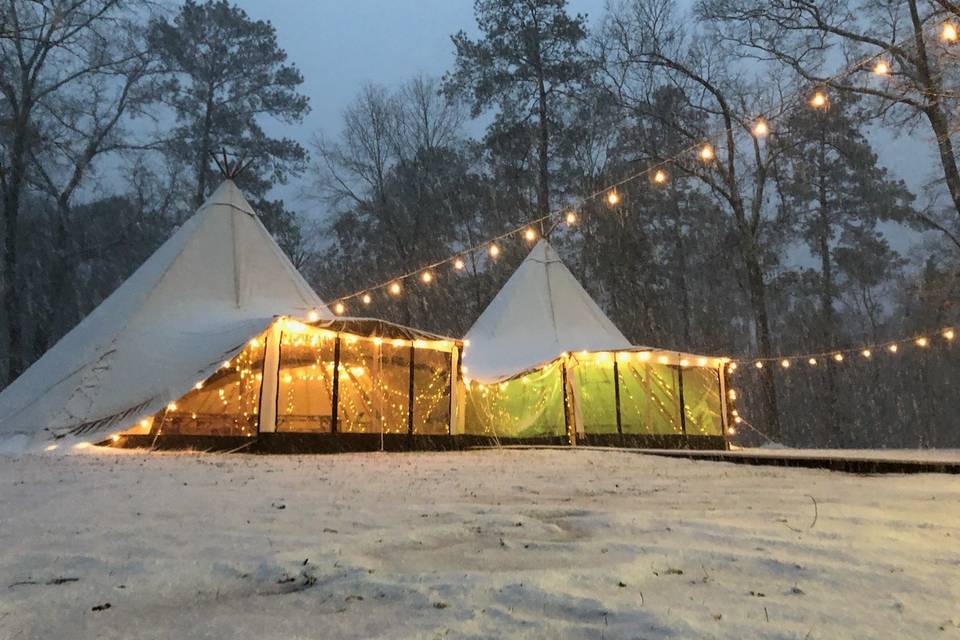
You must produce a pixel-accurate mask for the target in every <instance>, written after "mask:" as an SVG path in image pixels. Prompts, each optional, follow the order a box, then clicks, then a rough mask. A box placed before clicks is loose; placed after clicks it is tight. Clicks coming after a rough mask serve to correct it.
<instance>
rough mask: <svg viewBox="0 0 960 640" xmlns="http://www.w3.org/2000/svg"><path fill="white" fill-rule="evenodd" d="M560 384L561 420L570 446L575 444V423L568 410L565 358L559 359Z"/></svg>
mask: <svg viewBox="0 0 960 640" xmlns="http://www.w3.org/2000/svg"><path fill="white" fill-rule="evenodd" d="M560 385H561V386H562V387H563V421H564V423H565V425H564V426H566V428H567V439H568V440H569V442H570V445H571V446H576V444H577V425H575V424H574V420H573V419H571V414H572V413H573V412H572V411H570V398H569V396H568V394H567V360H566V358H563V359H561V361H560Z"/></svg>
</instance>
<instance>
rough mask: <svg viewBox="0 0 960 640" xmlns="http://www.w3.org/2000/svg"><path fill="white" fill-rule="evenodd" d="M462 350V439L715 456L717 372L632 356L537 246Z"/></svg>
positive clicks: (670, 358)
mask: <svg viewBox="0 0 960 640" xmlns="http://www.w3.org/2000/svg"><path fill="white" fill-rule="evenodd" d="M465 343H466V344H468V345H469V348H467V349H466V351H465V353H464V357H463V365H464V380H465V388H464V398H463V400H464V404H465V427H464V428H465V432H466V433H467V434H470V435H483V436H487V437H493V438H496V439H498V440H501V439H502V440H506V441H537V442H557V443H561V442H568V441H572V442H576V441H587V442H592V443H596V444H627V443H631V444H638V445H645V446H670V447H674V446H699V447H721V446H724V440H723V435H724V432H725V426H726V407H725V390H724V380H723V367H722V361H721V360H720V359H717V358H707V357H705V356H697V355H692V354H685V353H678V352H669V351H662V350H653V349H648V348H645V347H634V346H632V345H631V344H630V342H629V340H627V338H626V337H624V335H623V334H622V333H621V332H620V330H619V329H617V327H616V326H615V325H614V324H613V322H611V321H610V319H609V318H607V316H606V315H605V314H604V313H603V311H602V310H601V309H600V307H599V306H598V305H597V303H596V302H594V300H593V299H592V298H591V297H590V295H589V294H588V293H587V292H586V291H585V290H584V289H583V287H582V286H581V285H580V283H579V282H577V280H576V278H575V277H574V276H573V274H572V273H570V271H569V270H568V269H567V267H566V266H565V265H564V264H563V262H562V260H561V259H560V256H559V255H558V254H557V252H556V251H555V250H554V249H553V247H551V246H550V244H549V243H548V242H547V241H546V240H540V242H539V243H537V245H536V246H535V247H534V248H533V250H532V251H531V252H530V254H529V255H528V256H527V258H526V259H525V260H524V261H523V262H522V263H521V264H520V266H519V267H518V268H517V270H516V271H515V272H514V273H513V275H511V277H510V279H509V280H508V281H507V283H506V284H505V285H504V286H503V288H502V289H501V290H500V292H499V293H498V294H497V295H496V297H494V299H493V301H492V302H491V303H490V304H489V305H488V306H487V308H486V309H485V310H484V312H483V313H482V314H481V315H480V317H479V318H478V319H477V321H476V322H475V323H474V325H473V326H472V327H471V328H470V330H469V331H468V332H467V335H466V338H465Z"/></svg>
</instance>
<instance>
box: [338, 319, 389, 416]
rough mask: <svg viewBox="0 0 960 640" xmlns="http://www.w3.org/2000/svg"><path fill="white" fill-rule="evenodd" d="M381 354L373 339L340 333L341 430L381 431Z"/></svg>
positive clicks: (339, 409) (339, 406)
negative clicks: (379, 393) (379, 371)
mask: <svg viewBox="0 0 960 640" xmlns="http://www.w3.org/2000/svg"><path fill="white" fill-rule="evenodd" d="M379 356H380V354H379V348H378V347H377V345H376V344H374V343H373V342H371V341H369V340H360V339H358V338H357V337H355V336H350V335H341V336H340V382H339V387H338V396H339V404H338V408H337V430H338V431H341V432H343V433H379V432H380V419H379V407H378V404H379V402H378V397H377V394H378V390H377V383H376V377H377V369H378V361H379Z"/></svg>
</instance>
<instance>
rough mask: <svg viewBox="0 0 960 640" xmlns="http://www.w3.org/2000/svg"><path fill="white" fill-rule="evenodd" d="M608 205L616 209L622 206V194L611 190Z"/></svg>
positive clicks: (608, 195)
mask: <svg viewBox="0 0 960 640" xmlns="http://www.w3.org/2000/svg"><path fill="white" fill-rule="evenodd" d="M607 204H609V205H610V206H611V207H615V206H617V205H618V204H620V194H619V193H617V190H616V189H611V190H610V192H609V193H608V194H607Z"/></svg>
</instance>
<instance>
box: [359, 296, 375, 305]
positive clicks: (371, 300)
mask: <svg viewBox="0 0 960 640" xmlns="http://www.w3.org/2000/svg"><path fill="white" fill-rule="evenodd" d="M360 300H362V301H363V304H370V303H371V302H373V298H371V297H370V294H369V293H365V294H363V297H362V298H360Z"/></svg>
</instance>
